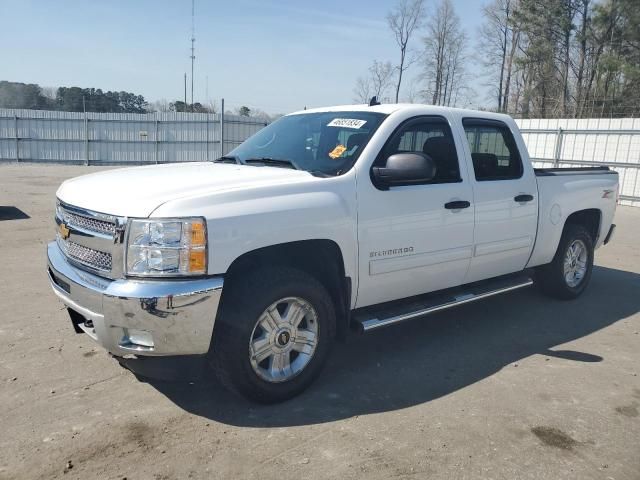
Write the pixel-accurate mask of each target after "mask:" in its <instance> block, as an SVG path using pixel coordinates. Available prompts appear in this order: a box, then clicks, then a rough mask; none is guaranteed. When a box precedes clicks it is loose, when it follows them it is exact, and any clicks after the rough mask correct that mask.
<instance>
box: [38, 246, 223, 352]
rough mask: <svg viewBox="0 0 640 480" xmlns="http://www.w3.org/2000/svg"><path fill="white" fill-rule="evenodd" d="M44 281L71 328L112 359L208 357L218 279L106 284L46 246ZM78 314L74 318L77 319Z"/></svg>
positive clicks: (219, 287)
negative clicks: (59, 302) (131, 356)
mask: <svg viewBox="0 0 640 480" xmlns="http://www.w3.org/2000/svg"><path fill="white" fill-rule="evenodd" d="M47 257H48V263H49V281H50V283H51V287H52V288H53V291H54V293H55V294H56V295H57V296H58V297H59V298H60V299H61V300H62V302H63V303H64V304H65V305H66V306H67V307H68V308H69V309H70V310H72V311H73V312H75V314H74V313H72V319H74V325H75V326H76V328H80V329H81V330H82V331H84V332H85V333H87V334H89V335H90V336H91V337H92V338H93V339H94V340H96V341H97V342H98V343H99V344H100V345H102V346H103V347H104V348H106V349H107V350H108V351H109V352H111V353H112V354H114V355H118V356H123V355H127V354H131V353H133V354H136V355H155V356H157V355H190V354H203V353H207V352H208V351H209V345H210V343H211V335H212V333H213V325H214V322H215V318H216V314H217V311H218V305H219V303H220V296H221V294H222V286H223V283H224V282H223V279H222V277H212V278H205V279H194V280H191V279H190V280H181V279H167V280H131V279H122V280H110V279H105V278H102V277H98V276H96V275H93V274H91V273H88V272H86V271H84V270H80V269H78V268H76V267H74V266H72V265H71V264H70V263H69V262H67V260H66V259H65V257H64V255H63V254H62V251H61V250H60V248H59V247H58V245H57V244H56V242H51V243H50V244H49V245H48V247H47ZM78 314H79V315H78Z"/></svg>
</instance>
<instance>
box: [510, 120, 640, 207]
mask: <svg viewBox="0 0 640 480" xmlns="http://www.w3.org/2000/svg"><path fill="white" fill-rule="evenodd" d="M516 122H517V123H518V126H519V127H520V131H521V132H522V135H523V137H524V141H525V143H526V144H527V149H528V150H529V155H530V156H531V159H532V160H533V161H534V165H535V166H538V167H552V166H557V167H571V166H590V165H608V166H609V167H611V168H612V169H614V170H616V171H617V172H618V173H619V176H620V203H621V204H624V205H633V206H640V119H635V118H612V119H609V118H605V119H594V118H589V119H527V120H516Z"/></svg>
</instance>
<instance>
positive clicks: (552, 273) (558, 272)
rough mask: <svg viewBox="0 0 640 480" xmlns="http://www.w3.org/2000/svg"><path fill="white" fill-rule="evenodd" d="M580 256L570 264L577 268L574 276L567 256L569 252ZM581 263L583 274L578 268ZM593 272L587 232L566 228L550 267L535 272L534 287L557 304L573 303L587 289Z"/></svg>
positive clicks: (590, 240) (572, 227) (568, 226)
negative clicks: (568, 301)
mask: <svg viewBox="0 0 640 480" xmlns="http://www.w3.org/2000/svg"><path fill="white" fill-rule="evenodd" d="M574 246H577V247H575V250H572V252H576V251H578V250H577V249H580V252H582V251H583V250H584V255H582V253H581V254H580V255H578V257H580V258H578V261H576V262H575V263H573V266H574V267H575V268H576V271H575V272H574V273H576V274H575V275H572V270H571V269H572V268H573V267H572V263H571V262H569V260H567V257H568V256H570V255H569V253H568V251H569V249H570V248H574ZM565 260H567V261H568V262H569V265H568V267H569V271H568V272H569V273H565ZM582 263H584V272H583V273H582V274H580V275H578V274H577V272H578V271H581V270H582V268H581V264H582ZM592 270H593V239H592V238H591V235H590V234H589V232H588V231H587V230H586V229H585V228H584V227H583V226H581V225H574V224H568V225H566V226H565V228H564V231H563V232H562V237H561V238H560V244H559V245H558V250H557V251H556V254H555V256H554V257H553V260H552V261H551V263H549V264H547V265H543V266H542V267H538V269H537V270H536V284H537V285H538V286H539V287H540V289H541V290H542V291H543V292H544V293H545V294H547V295H549V296H551V297H554V298H558V299H560V300H572V299H574V298H577V297H579V296H580V295H582V293H583V292H584V291H585V289H586V288H587V286H588V285H589V280H590V279H591V273H592Z"/></svg>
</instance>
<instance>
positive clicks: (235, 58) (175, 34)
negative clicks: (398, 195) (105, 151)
mask: <svg viewBox="0 0 640 480" xmlns="http://www.w3.org/2000/svg"><path fill="white" fill-rule="evenodd" d="M437 1H438V0H426V2H427V14H429V13H430V12H433V10H435V8H436V2H437ZM486 2H487V0H453V5H454V8H455V10H456V12H457V14H458V15H459V17H460V20H461V23H462V27H463V29H464V30H465V31H466V32H467V34H468V36H469V39H470V52H469V53H470V61H471V65H470V70H471V71H472V72H473V73H475V72H477V69H478V68H479V67H478V65H476V64H475V63H474V62H475V61H476V57H477V56H476V55H475V54H474V53H473V52H474V50H473V46H474V45H473V43H474V41H475V39H476V38H477V31H478V28H479V26H480V24H481V22H482V15H481V8H482V5H483V4H484V3H486ZM394 4H395V0H385V1H382V0H369V1H367V0H349V1H345V0H322V1H318V0H315V1H310V0H297V1H294V0H280V1H276V0H225V1H222V0H215V1H211V0H210V1H204V0H196V2H195V13H196V17H195V38H196V42H195V48H196V50H195V56H196V60H195V74H194V101H199V102H201V103H205V102H207V101H211V100H217V101H218V102H219V99H220V98H224V99H225V109H229V110H234V109H237V108H238V107H240V106H241V105H247V106H249V107H250V108H253V109H255V108H259V109H261V110H264V111H266V112H269V113H287V112H290V111H294V110H299V109H301V108H303V107H305V106H306V107H317V106H325V105H338V104H348V103H353V97H354V95H353V88H354V85H355V82H356V79H357V77H358V76H361V75H365V74H366V71H367V68H368V67H369V65H370V64H371V62H372V61H373V60H374V59H378V60H383V61H386V60H390V61H392V63H394V64H395V63H396V62H397V58H398V57H399V51H398V47H397V46H396V44H395V41H394V39H393V36H392V34H391V32H390V31H389V28H388V27H387V24H386V20H385V17H386V14H387V12H388V11H389V10H390V9H391V8H392V7H393V5H394ZM0 18H1V19H2V28H0V45H2V46H3V48H2V51H1V53H0V80H9V81H15V82H24V83H37V84H39V85H41V86H43V87H58V86H79V87H94V88H102V89H103V90H118V91H120V90H126V91H129V92H133V93H136V94H140V95H144V97H145V98H146V100H147V101H150V102H153V101H156V100H161V99H166V100H167V101H173V100H176V99H182V98H183V97H184V73H185V72H186V73H187V74H188V75H189V80H188V81H189V87H188V89H189V93H188V95H189V98H190V76H191V73H190V72H191V60H190V58H189V56H190V46H191V44H190V38H191V0H109V1H107V0H103V1H98V0H92V1H86V0H84V1H81V0H57V1H55V2H54V1H50V0H0ZM423 35H424V34H422V33H421V34H420V37H416V38H415V39H414V42H413V46H414V47H415V48H419V47H420V38H421V37H422V36H423ZM419 73H420V67H419V66H417V65H415V66H413V67H412V68H411V69H410V70H409V72H408V79H407V81H406V82H405V84H406V86H407V88H408V87H409V82H410V81H411V79H412V77H416V76H417V75H418V74H419ZM472 76H473V77H474V83H472V85H471V86H472V87H473V88H474V89H475V90H476V91H477V92H480V93H479V97H477V98H476V101H478V103H477V104H476V106H477V105H478V104H480V102H481V101H482V100H483V98H482V97H483V96H484V93H483V87H482V81H481V80H478V79H477V77H478V75H475V74H474V75H472ZM401 96H402V95H401Z"/></svg>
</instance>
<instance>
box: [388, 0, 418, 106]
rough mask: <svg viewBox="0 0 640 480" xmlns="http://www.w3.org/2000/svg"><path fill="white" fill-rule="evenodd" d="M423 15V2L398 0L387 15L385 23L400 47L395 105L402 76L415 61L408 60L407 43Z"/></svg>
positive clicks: (398, 96)
mask: <svg viewBox="0 0 640 480" xmlns="http://www.w3.org/2000/svg"><path fill="white" fill-rule="evenodd" d="M423 14H424V0H399V1H398V3H397V4H396V6H395V7H394V9H393V10H392V11H391V12H389V13H388V14H387V23H388V24H389V28H390V29H391V31H392V32H393V35H394V37H395V39H396V43H397V44H398V47H400V63H399V64H398V65H397V66H396V69H397V70H398V82H397V83H396V103H398V99H399V98H400V86H401V85H402V74H403V73H404V72H405V71H406V70H407V69H408V68H409V67H410V66H411V64H412V63H413V61H415V59H411V58H408V54H409V50H408V48H409V41H410V40H411V37H412V36H413V33H414V32H415V31H416V29H418V28H420V25H421V21H422V16H423Z"/></svg>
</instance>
